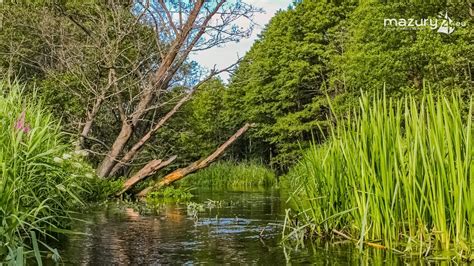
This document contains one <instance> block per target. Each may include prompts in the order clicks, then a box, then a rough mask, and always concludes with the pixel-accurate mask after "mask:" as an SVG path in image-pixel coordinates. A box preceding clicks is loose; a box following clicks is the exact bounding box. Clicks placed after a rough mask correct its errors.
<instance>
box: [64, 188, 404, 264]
mask: <svg viewBox="0 0 474 266" xmlns="http://www.w3.org/2000/svg"><path fill="white" fill-rule="evenodd" d="M209 199H212V200H211V201H210V200H209ZM193 201H194V202H197V204H196V206H199V207H200V208H201V209H196V208H195V209H192V210H190V208H188V207H187V205H186V204H171V203H170V204H165V205H163V206H162V207H161V208H160V210H159V212H158V214H157V215H141V214H140V213H138V212H136V211H135V210H134V209H132V208H129V207H124V206H123V205H117V204H109V205H108V206H107V207H101V208H99V209H93V210H90V211H89V212H88V213H85V214H82V215H80V216H79V218H81V219H84V220H86V221H88V223H78V224H77V225H76V226H75V228H73V229H74V230H75V231H78V232H83V233H85V234H83V235H74V236H70V237H68V238H67V239H64V240H62V241H61V242H60V243H59V245H58V246H60V252H61V255H62V262H63V263H64V264H66V265H124V264H129V265H157V264H203V263H205V264H224V263H225V264H227V263H231V264H242V263H243V264H259V265H262V264H263V265H281V264H285V263H292V264H313V265H360V264H365V265H372V264H374V265H381V264H387V263H388V264H400V263H402V261H401V260H399V258H398V257H396V256H394V255H391V254H389V253H385V252H371V254H370V255H368V256H360V254H359V253H358V251H357V250H356V249H355V248H354V245H353V244H351V243H333V244H329V243H326V244H321V245H314V244H313V245H309V246H306V247H305V248H303V249H299V250H295V249H291V248H288V247H284V246H282V245H281V244H280V234H281V223H282V220H283V217H284V213H285V211H284V209H285V206H284V202H283V201H282V200H281V199H280V193H279V191H278V190H269V191H264V192H228V191H225V192H224V191H220V192H206V193H200V194H197V195H196V197H195V198H193Z"/></svg>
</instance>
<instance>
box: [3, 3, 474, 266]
mask: <svg viewBox="0 0 474 266" xmlns="http://www.w3.org/2000/svg"><path fill="white" fill-rule="evenodd" d="M0 2H1V3H0V22H1V23H0V24H1V30H0V51H1V52H0V78H1V80H2V82H0V86H1V91H0V171H1V175H0V264H1V263H3V262H6V263H9V264H21V263H24V262H25V261H26V260H27V259H32V260H34V261H35V262H36V263H38V264H41V260H42V258H44V257H48V256H53V257H54V258H55V259H58V258H59V254H58V252H57V251H56V249H55V247H54V246H51V245H50V244H48V243H50V242H49V241H48V240H50V239H52V238H55V237H56V236H58V235H60V234H65V233H66V234H67V233H70V232H69V231H68V230H69V229H70V226H69V225H70V224H71V221H73V218H71V217H73V216H71V213H72V212H74V211H77V210H80V209H81V208H83V207H86V206H87V202H90V201H92V202H96V201H103V200H106V199H108V198H111V197H114V196H119V195H120V196H121V197H123V198H125V199H135V198H134V196H137V195H139V196H144V197H141V198H142V199H146V200H148V202H149V205H150V206H153V205H160V204H161V203H162V202H163V201H165V202H166V201H175V200H178V201H179V200H182V201H188V200H189V199H190V198H191V197H192V193H193V189H194V190H226V191H227V190H234V191H242V190H251V191H253V190H262V189H265V188H268V187H271V186H278V187H280V188H281V187H286V189H288V190H289V191H287V192H289V194H290V195H291V197H290V201H289V202H290V204H291V210H288V215H287V219H286V222H285V230H284V232H283V233H284V236H283V238H284V239H285V240H292V241H291V242H289V243H290V244H294V245H296V246H298V245H299V244H301V243H304V242H305V241H308V240H309V241H314V240H315V239H316V238H318V239H320V240H331V239H333V238H344V239H347V240H349V241H353V242H355V243H356V245H357V246H358V248H360V249H363V248H364V247H376V248H381V249H386V250H389V251H392V252H395V253H397V254H398V253H403V254H407V255H415V256H420V257H424V256H431V257H436V258H438V257H443V258H451V257H457V258H461V259H464V260H472V259H473V257H472V256H473V255H472V254H473V250H474V234H473V230H472V228H473V222H474V221H473V215H474V214H473V209H474V206H473V205H472V202H473V200H474V199H473V197H474V196H473V193H474V188H473V187H472V177H473V176H474V173H473V171H474V170H473V169H474V167H473V156H474V155H473V153H474V146H473V144H472V141H473V136H472V134H473V129H472V127H473V124H472V122H473V121H472V119H473V100H472V98H473V92H474V87H473V77H472V62H473V60H474V57H473V56H474V46H473V45H472V41H471V39H472V35H473V29H474V27H472V23H471V22H472V14H473V12H474V11H473V9H472V4H471V3H470V2H468V1H459V2H449V3H448V2H436V3H430V4H424V3H418V2H413V1H410V2H404V3H395V2H394V3H392V2H390V3H389V2H386V1H376V0H369V1H357V2H355V1H322V0H301V1H293V2H292V3H291V4H290V5H289V7H288V8H287V9H285V10H280V11H278V12H277V13H276V14H275V16H274V17H273V18H272V19H271V20H270V22H269V23H268V25H266V26H265V28H264V30H263V31H262V32H261V34H260V35H259V37H258V39H257V41H256V42H255V43H254V44H253V46H252V48H251V49H250V51H249V52H248V53H246V54H245V56H244V57H243V58H242V60H240V61H239V62H237V64H235V65H230V66H229V67H227V68H223V69H216V70H215V71H203V69H202V68H201V67H200V66H199V65H198V64H197V63H196V62H194V61H192V60H191V59H190V58H189V54H190V53H191V52H192V51H201V50H206V49H209V48H212V47H214V46H216V45H225V44H226V43H227V42H232V41H236V40H240V39H242V38H245V37H248V36H249V34H250V33H251V31H252V29H253V26H254V24H253V23H252V21H251V20H252V18H253V16H254V14H256V13H258V12H259V11H260V10H259V9H258V8H256V7H254V6H252V5H249V4H248V3H245V2H246V1H243V0H242V1H240V0H237V1H224V0H215V1H214V0H212V1H204V0H196V1H179V2H180V3H184V2H186V4H183V5H176V4H175V2H176V1H156V0H151V1H140V0H138V1H96V0H91V1H55V0H48V1H29V2H28V1H26V2H22V3H16V2H15V1H0ZM148 3H150V4H148ZM161 3H163V4H161ZM217 3H219V4H217ZM440 12H443V16H442V17H443V18H445V17H448V16H449V18H450V20H452V21H455V22H463V23H461V24H454V25H459V26H456V27H455V29H454V31H453V32H452V33H451V34H443V33H440V32H437V31H436V30H432V29H430V28H428V27H417V28H413V30H406V29H400V28H396V27H386V26H384V23H383V19H384V18H392V17H393V18H413V19H415V20H416V19H426V18H433V19H434V18H435V17H438V16H439V13H440ZM172 13H176V14H181V16H171V15H170V14H172ZM156 14H159V15H156ZM221 15H222V16H221ZM217 17H219V19H216V18H217ZM438 18H439V20H440V23H441V22H442V21H443V19H442V18H440V17H438ZM239 19H243V20H245V21H247V22H248V23H247V24H248V25H247V26H248V27H241V25H242V23H241V22H240V20H239ZM236 21H239V25H237V24H236ZM461 25H464V26H461ZM157 27H158V28H157ZM225 71H230V72H232V74H231V75H230V78H229V80H228V82H227V83H226V82H224V81H223V80H222V79H221V78H219V77H217V74H219V73H222V72H225ZM10 80H15V82H10ZM382 95H383V96H382ZM218 158H220V159H221V161H220V162H215V161H216V160H217V159H218ZM207 166H209V168H206V169H203V168H205V167H207ZM185 176H187V177H186V178H184V179H181V178H183V177H185ZM279 176H283V177H282V178H280V177H279ZM163 177H165V178H163ZM179 179H181V180H179ZM123 180H125V182H123ZM163 180H165V181H166V182H164V183H162V182H163ZM177 180H179V181H178V182H177V184H176V183H175V184H173V185H174V186H173V187H172V188H165V189H163V188H161V187H162V186H164V185H169V184H171V183H173V182H174V181H177ZM280 181H283V182H280ZM157 188H161V190H159V189H157ZM140 206H143V205H140ZM295 239H297V240H298V241H295V242H293V240H295ZM315 242H316V241H315Z"/></svg>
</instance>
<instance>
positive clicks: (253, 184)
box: [178, 161, 277, 189]
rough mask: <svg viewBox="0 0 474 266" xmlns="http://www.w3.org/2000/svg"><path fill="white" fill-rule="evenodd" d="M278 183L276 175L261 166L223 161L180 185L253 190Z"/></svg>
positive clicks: (190, 176) (187, 178)
mask: <svg viewBox="0 0 474 266" xmlns="http://www.w3.org/2000/svg"><path fill="white" fill-rule="evenodd" d="M276 182H277V179H276V175H275V173H274V172H273V171H272V170H270V169H268V168H267V167H265V166H263V165H261V164H258V163H254V162H247V163H236V162H231V161H223V162H216V163H214V164H213V165H211V166H209V167H208V168H206V169H203V170H201V171H199V172H197V173H195V174H192V175H189V176H188V177H186V178H185V179H183V180H181V181H179V182H178V184H179V185H181V186H187V187H200V188H211V189H212V188H217V189H223V188H227V189H251V188H262V187H270V186H272V185H274V184H275V183H276Z"/></svg>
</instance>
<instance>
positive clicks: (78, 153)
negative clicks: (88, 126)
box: [74, 150, 89, 157]
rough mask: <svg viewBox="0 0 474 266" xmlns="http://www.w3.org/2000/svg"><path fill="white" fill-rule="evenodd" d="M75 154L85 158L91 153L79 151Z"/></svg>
mask: <svg viewBox="0 0 474 266" xmlns="http://www.w3.org/2000/svg"><path fill="white" fill-rule="evenodd" d="M74 153H75V154H77V155H80V156H84V157H86V156H87V155H89V153H88V152H87V151H85V150H78V151H75V152H74Z"/></svg>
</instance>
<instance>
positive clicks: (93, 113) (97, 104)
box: [76, 96, 104, 150]
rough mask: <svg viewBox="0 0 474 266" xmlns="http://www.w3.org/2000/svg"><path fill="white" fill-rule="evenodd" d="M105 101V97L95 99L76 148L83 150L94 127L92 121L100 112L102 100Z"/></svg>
mask: <svg viewBox="0 0 474 266" xmlns="http://www.w3.org/2000/svg"><path fill="white" fill-rule="evenodd" d="M103 101H104V97H103V96H101V97H98V98H97V99H96V100H95V103H94V106H92V110H91V111H90V112H88V114H87V118H86V122H85V123H84V127H83V128H82V131H81V135H80V136H79V140H78V141H77V145H76V150H81V149H83V148H84V142H85V139H86V138H87V136H88V135H89V132H90V131H91V128H92V123H93V122H94V119H95V116H96V115H97V113H98V112H99V109H100V106H101V105H102V102H103Z"/></svg>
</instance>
